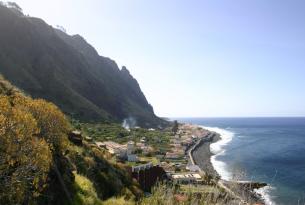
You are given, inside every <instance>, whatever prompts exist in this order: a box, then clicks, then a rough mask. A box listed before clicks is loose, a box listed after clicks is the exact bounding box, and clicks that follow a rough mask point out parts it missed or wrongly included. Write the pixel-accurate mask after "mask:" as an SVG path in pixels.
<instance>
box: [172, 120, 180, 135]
mask: <svg viewBox="0 0 305 205" xmlns="http://www.w3.org/2000/svg"><path fill="white" fill-rule="evenodd" d="M178 127H179V124H178V122H177V120H175V121H174V124H173V127H172V132H173V133H174V134H176V133H177V131H178Z"/></svg>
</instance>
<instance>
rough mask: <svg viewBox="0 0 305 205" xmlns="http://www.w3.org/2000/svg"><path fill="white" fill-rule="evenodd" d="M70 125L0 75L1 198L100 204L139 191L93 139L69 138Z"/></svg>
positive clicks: (136, 194) (9, 201)
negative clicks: (72, 140) (79, 141)
mask: <svg viewBox="0 0 305 205" xmlns="http://www.w3.org/2000/svg"><path fill="white" fill-rule="evenodd" d="M70 130H71V126H70V124H69V122H68V121H67V120H66V118H65V115H64V114H63V113H62V112H61V111H60V110H59V109H58V108H57V107H56V106H55V105H53V104H52V103H49V102H46V101H44V100H41V99H37V100H33V99H31V98H30V97H26V96H24V95H23V94H22V93H21V92H20V91H19V90H17V89H15V88H14V87H13V86H11V85H10V84H9V83H7V82H6V81H4V80H3V79H2V78H0V162H1V165H0V179H1V180H0V204H52V205H53V204H88V203H89V202H90V203H92V204H99V203H100V202H101V201H102V200H106V199H108V198H110V197H113V196H124V197H125V198H126V199H128V200H135V199H136V198H139V197H140V196H141V194H142V192H141V190H140V189H139V188H138V184H137V183H136V182H134V181H133V180H132V179H131V178H130V177H129V176H128V175H127V172H126V171H125V167H124V165H120V164H111V163H110V162H108V161H107V160H106V159H105V157H106V156H107V155H105V153H104V152H103V150H100V149H99V148H98V147H97V146H95V145H93V144H89V143H86V142H84V144H83V145H82V146H76V145H74V144H71V143H70V142H69V140H68V138H67V134H68V132H70ZM90 203H89V204H90ZM109 203H110V202H109Z"/></svg>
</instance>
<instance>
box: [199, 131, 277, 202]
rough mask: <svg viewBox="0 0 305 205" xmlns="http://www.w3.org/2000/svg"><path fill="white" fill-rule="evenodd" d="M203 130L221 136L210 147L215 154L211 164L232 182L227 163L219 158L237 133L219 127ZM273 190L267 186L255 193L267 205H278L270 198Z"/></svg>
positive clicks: (223, 177)
mask: <svg viewBox="0 0 305 205" xmlns="http://www.w3.org/2000/svg"><path fill="white" fill-rule="evenodd" d="M202 128H204V129H206V130H209V131H211V132H216V133H218V134H219V135H220V138H221V140H219V141H217V142H215V143H213V144H211V145H210V150H211V152H212V153H213V154H214V155H213V156H212V157H211V163H212V165H213V167H214V169H215V170H216V171H217V173H218V174H219V175H220V176H221V178H222V179H224V180H232V173H230V172H229V171H228V169H227V165H226V163H225V162H223V161H219V160H217V157H218V156H221V155H225V152H226V150H225V146H226V145H227V144H229V143H230V142H231V141H232V139H233V137H234V135H235V133H234V132H231V131H228V130H225V129H221V128H218V127H204V126H202ZM272 189H274V188H273V187H271V186H266V187H263V188H260V189H257V190H255V192H256V193H258V194H260V195H261V196H262V198H263V199H264V201H265V203H266V205H276V204H275V203H274V202H273V201H272V197H271V196H270V191H271V190H272Z"/></svg>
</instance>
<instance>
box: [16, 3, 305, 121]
mask: <svg viewBox="0 0 305 205" xmlns="http://www.w3.org/2000/svg"><path fill="white" fill-rule="evenodd" d="M15 2H16V3H17V4H19V5H20V6H21V7H22V8H23V10H24V13H25V14H29V15H30V16H34V17H40V18H42V19H44V20H45V21H46V22H47V23H48V24H51V25H54V26H55V25H60V26H63V27H64V28H65V29H66V30H67V33H69V34H80V35H82V36H83V37H84V38H85V39H86V40H87V41H88V42H89V43H90V44H92V45H93V46H94V47H95V48H96V49H97V51H98V52H99V54H100V55H102V56H107V57H110V58H112V59H113V60H115V61H116V62H117V63H118V65H119V66H123V65H125V66H126V67H127V68H128V69H129V70H130V72H131V73H132V75H133V76H134V77H135V78H136V79H137V80H138V82H139V84H140V86H141V88H142V91H143V92H144V93H145V95H146V97H147V99H148V101H149V102H150V103H151V104H152V105H153V107H154V110H155V113H156V114H157V115H159V116H163V117H258V116H261V117H267V116H273V117H276V116H305V91H304V89H305V12H304V11H305V1H303V0H289V1H287V0H230V1H227V0H86V1H85V0H44V1H41V0H15Z"/></svg>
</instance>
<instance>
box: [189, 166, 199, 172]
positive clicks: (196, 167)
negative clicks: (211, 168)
mask: <svg viewBox="0 0 305 205" xmlns="http://www.w3.org/2000/svg"><path fill="white" fill-rule="evenodd" d="M186 169H187V170H189V171H190V172H200V171H201V169H200V167H199V166H198V165H187V166H186Z"/></svg>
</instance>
